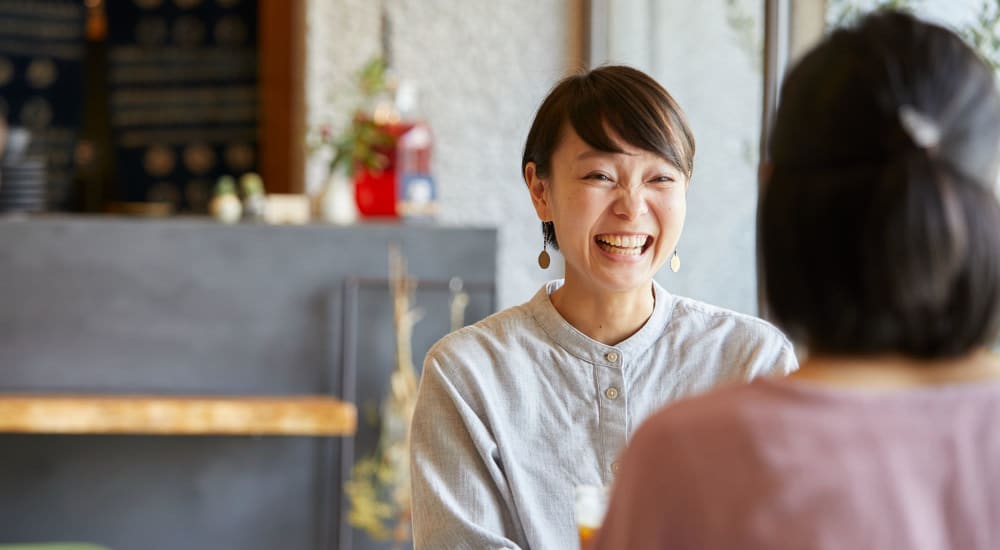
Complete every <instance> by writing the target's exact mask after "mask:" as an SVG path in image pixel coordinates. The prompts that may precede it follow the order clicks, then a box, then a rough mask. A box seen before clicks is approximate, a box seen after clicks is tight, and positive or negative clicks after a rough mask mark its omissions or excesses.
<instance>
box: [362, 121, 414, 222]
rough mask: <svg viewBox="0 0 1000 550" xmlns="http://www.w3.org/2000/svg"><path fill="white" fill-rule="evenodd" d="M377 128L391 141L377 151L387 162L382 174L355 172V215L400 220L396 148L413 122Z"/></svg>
mask: <svg viewBox="0 0 1000 550" xmlns="http://www.w3.org/2000/svg"><path fill="white" fill-rule="evenodd" d="M379 127H380V128H381V129H382V130H383V131H384V132H385V133H386V134H387V135H389V136H390V137H391V138H392V143H391V144H390V145H389V146H387V147H382V148H379V149H378V152H379V153H381V154H383V155H385V157H386V159H387V160H388V162H387V163H386V166H385V167H384V168H382V169H381V170H376V169H372V168H367V167H364V166H359V167H357V169H356V170H355V171H354V200H355V201H356V202H357V203H358V212H360V213H361V215H362V216H365V217H379V216H381V217H392V218H397V217H399V212H398V211H397V210H396V203H397V201H398V199H399V197H398V191H397V189H398V173H397V172H398V170H397V169H398V159H397V150H396V145H397V144H398V143H399V137H400V136H402V135H403V134H405V133H406V132H408V131H410V129H411V128H413V123H412V122H398V123H393V124H381V125H379Z"/></svg>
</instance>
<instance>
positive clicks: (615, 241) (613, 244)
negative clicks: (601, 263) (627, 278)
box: [594, 235, 653, 256]
mask: <svg viewBox="0 0 1000 550" xmlns="http://www.w3.org/2000/svg"><path fill="white" fill-rule="evenodd" d="M594 242H596V243H597V246H599V247H600V248H601V250H603V251H605V252H608V253H610V254H621V255H623V256H638V255H640V254H642V253H643V252H645V251H646V249H647V248H649V246H650V245H651V244H652V243H653V237H652V236H650V235H598V236H596V237H594Z"/></svg>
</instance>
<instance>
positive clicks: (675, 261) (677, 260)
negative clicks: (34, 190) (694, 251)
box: [670, 248, 681, 273]
mask: <svg viewBox="0 0 1000 550" xmlns="http://www.w3.org/2000/svg"><path fill="white" fill-rule="evenodd" d="M680 270H681V257H680V256H678V255H677V249H676V248H675V249H674V255H673V256H671V257H670V271H673V272H674V273H677V272H678V271H680Z"/></svg>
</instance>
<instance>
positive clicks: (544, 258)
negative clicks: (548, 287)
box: [538, 236, 552, 269]
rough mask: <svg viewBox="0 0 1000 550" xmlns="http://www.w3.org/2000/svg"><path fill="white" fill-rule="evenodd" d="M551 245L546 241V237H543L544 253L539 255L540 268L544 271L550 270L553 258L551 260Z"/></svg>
mask: <svg viewBox="0 0 1000 550" xmlns="http://www.w3.org/2000/svg"><path fill="white" fill-rule="evenodd" d="M548 245H549V243H548V242H547V241H546V239H545V237H544V236H543V237H542V251H541V252H540V253H539V254H538V267H540V268H542V269H548V268H549V263H550V262H551V260H552V259H551V258H549V251H548Z"/></svg>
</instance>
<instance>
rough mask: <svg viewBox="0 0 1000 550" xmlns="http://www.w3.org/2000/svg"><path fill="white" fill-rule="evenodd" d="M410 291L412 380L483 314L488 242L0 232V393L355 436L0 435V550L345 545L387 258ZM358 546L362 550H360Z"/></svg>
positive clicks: (448, 235) (183, 231)
mask: <svg viewBox="0 0 1000 550" xmlns="http://www.w3.org/2000/svg"><path fill="white" fill-rule="evenodd" d="M392 245H398V247H399V250H400V252H401V255H402V257H403V258H405V260H406V261H407V264H408V265H407V267H408V272H409V274H410V275H411V276H412V277H414V278H415V279H416V281H417V286H416V290H415V291H414V294H413V305H414V306H415V307H418V308H420V309H422V310H423V317H422V319H421V320H420V321H419V322H417V323H416V324H415V325H414V326H413V332H412V354H413V357H414V361H415V363H416V364H417V365H419V364H420V359H421V358H422V357H423V354H424V352H425V351H426V350H427V349H428V348H429V347H430V345H431V344H432V343H433V342H434V341H436V340H437V339H438V338H440V337H441V336H442V335H444V334H445V333H447V332H448V331H449V330H450V329H451V327H452V326H453V324H454V323H453V317H454V314H455V312H456V311H455V309H456V308H455V304H456V300H455V298H456V296H457V295H459V294H462V295H463V296H464V297H463V298H462V300H461V305H462V307H461V308H460V311H459V313H461V316H462V322H464V323H471V322H474V321H476V320H478V319H480V318H482V317H485V316H486V315H488V314H489V313H491V312H493V311H494V310H495V309H496V289H495V278H496V254H497V234H496V231H495V230H494V229H491V228H468V227H442V226H437V225H430V224H423V225H404V224H398V223H385V224H381V223H368V224H357V225H351V226H327V225H302V226H271V225H263V224H259V225H258V224H240V225H222V224H217V223H214V222H212V221H210V220H208V219H204V218H171V219H163V220H145V219H143V220H138V219H129V218H115V217H85V216H52V217H44V216H43V217H29V218H20V219H18V218H8V219H0V366H2V369H0V392H3V393H6V394H10V393H13V394H24V393H47V394H57V395H59V394H85V395H134V394H146V395H161V396H191V395H202V396H204V395H208V396H213V395H214V396H230V397H239V396H242V397H248V396H282V395H286V396H303V395H318V396H329V397H334V398H336V399H339V400H343V401H345V402H348V403H354V404H356V405H357V408H358V422H357V435H356V436H355V437H312V436H306V435H299V436H290V437H289V436H282V437H261V436H258V435H196V436H192V435H177V436H167V437H163V436H153V435H108V434H105V435H25V434H2V435H0V486H2V487H4V490H3V491H0V510H4V513H3V519H2V520H0V541H15V540H16V541H32V540H38V541H43V540H45V541H48V540H87V541H90V542H94V543H99V544H104V545H107V546H110V547H112V548H125V549H129V548H144V549H148V550H157V549H161V548H162V549H168V548H169V549H174V548H186V549H191V550H196V549H209V548H213V549H215V548H243V549H261V550H263V549H273V548H351V547H355V548H361V547H365V545H364V544H361V543H360V542H359V543H358V544H354V543H353V542H352V538H353V539H356V540H363V537H361V536H359V535H358V534H356V533H353V532H352V529H350V528H349V527H348V526H347V524H346V521H345V520H344V513H345V503H344V498H343V496H342V485H343V482H344V480H345V478H346V476H347V475H348V471H349V468H350V465H351V464H352V463H353V461H354V459H355V457H359V456H364V455H367V454H370V453H371V452H372V449H373V448H374V447H375V445H376V438H377V433H378V430H377V427H376V426H373V425H372V424H371V422H370V417H371V414H370V413H371V411H372V410H373V408H377V406H378V404H379V403H380V402H381V400H382V398H383V397H384V395H385V393H386V391H387V384H388V376H389V374H390V372H391V371H392V369H393V367H394V365H395V360H396V357H395V350H396V347H395V343H396V340H395V337H394V326H393V302H392V296H391V293H390V292H389V286H388V280H387V277H388V250H389V248H390V246H392ZM365 544H367V543H365Z"/></svg>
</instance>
